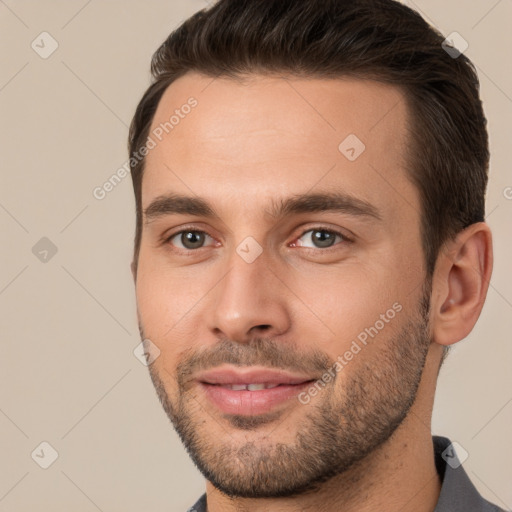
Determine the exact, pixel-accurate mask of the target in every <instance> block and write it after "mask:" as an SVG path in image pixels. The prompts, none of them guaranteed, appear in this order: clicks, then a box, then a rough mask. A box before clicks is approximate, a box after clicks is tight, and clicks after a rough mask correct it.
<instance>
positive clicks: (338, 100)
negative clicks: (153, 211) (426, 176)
mask: <svg viewBox="0 0 512 512" xmlns="http://www.w3.org/2000/svg"><path fill="white" fill-rule="evenodd" d="M191 105H192V106H191ZM407 121H408V109H407V104H406V101H405V96H404V94H403V93H402V91H401V90H400V89H399V88H397V87H394V86H391V85H387V84H383V83H379V82H375V81H371V80H361V79H353V78H340V79H338V78H337V79H317V78H314V79H313V78H307V79H304V78H297V77H291V76H286V75H284V76H282V77H278V76H272V77H270V76H261V75H250V76H247V77H245V79H244V81H243V82H241V81H237V80H233V79H230V78H212V77H206V76H204V75H201V74H198V73H195V72H191V73H187V74H186V75H184V76H182V77H181V78H179V79H178V80H176V81H175V82H173V83H172V84H171V85H170V86H169V87H168V88H167V90H166V91H165V93H164V95H163V96H162V98H161V100H160V102H159V105H158V108H157V110H156V113H155V116H154V119H153V122H152V126H151V128H150V136H152V138H153V139H154V141H155V143H156V145H155V147H154V149H152V150H151V151H150V152H149V154H148V155H147V157H146V166H145V173H144V179H143V186H142V202H143V208H144V207H145V206H147V205H148V204H149V202H150V201H151V200H153V199H154V198H155V197H157V196H159V195H164V194H167V193H173V192H178V193H187V194H189V195H199V196H201V197H204V198H205V199H207V200H209V201H210V200H211V201H212V202H219V201H224V202H230V204H236V202H237V201H238V202H239V204H240V206H242V205H243V206H244V207H245V210H246V211H250V210H251V205H252V204H254V205H256V204H257V203H259V204H260V205H261V202H262V201H264V200H265V198H275V197H286V196H289V195H290V194H299V193H304V192H305V191H307V190H309V189H312V188H314V187H316V188H319V189H322V190H329V189H333V188H334V189H336V190H341V191H343V192H346V193H349V194H353V195H355V196H359V197H361V198H362V199H364V200H367V201H368V202H371V203H373V204H376V206H378V205H379V204H380V205H381V206H383V207H385V208H388V209H389V208H394V209H397V208H398V209H399V208H407V204H406V203H408V204H409V206H408V208H410V207H411V205H413V206H414V204H416V206H417V205H418V197H417V193H416V190H415V189H414V187H413V185H412V184H411V183H410V182H409V180H408V179H407V175H406V172H405V169H406V162H405V158H404V155H405V147H406V144H407V141H408V133H407ZM155 135H156V136H155ZM159 139H161V140H159ZM354 156H356V158H355V159H354ZM348 157H350V158H348ZM216 191H217V193H216ZM218 191H222V195H221V197H219V194H218ZM404 201H405V203H404ZM222 206H223V205H222V204H221V205H219V207H220V208H222Z"/></svg>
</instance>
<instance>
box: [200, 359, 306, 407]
mask: <svg viewBox="0 0 512 512" xmlns="http://www.w3.org/2000/svg"><path fill="white" fill-rule="evenodd" d="M196 380H197V381H198V383H199V385H200V387H201V389H202V390H203V392H204V394H205V396H206V398H207V399H208V400H209V401H210V402H211V403H212V404H213V405H214V406H216V407H217V408H219V409H220V410H221V411H222V412H224V413H226V414H238V415H243V416H253V415H257V414H265V413H268V412H270V411H272V410H273V409H274V408H276V407H277V406H279V405H283V404H286V403H288V404H290V405H291V404H295V405H297V404H298V400H297V395H298V394H299V393H300V392H301V391H302V390H303V389H305V388H306V387H308V386H309V385H310V384H311V382H312V381H314V380H315V377H312V376H311V375H304V374H296V373H291V372H287V371H285V370H276V369H268V368H254V367H250V368H236V369H235V368H217V369H213V370H209V371H206V372H203V373H201V374H200V375H197V376H196ZM237 384H238V385H240V384H272V385H276V387H272V388H269V389H261V390H256V391H249V390H233V389H229V388H228V387H223V386H229V385H237ZM294 399H295V400H294Z"/></svg>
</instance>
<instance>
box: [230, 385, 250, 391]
mask: <svg viewBox="0 0 512 512" xmlns="http://www.w3.org/2000/svg"><path fill="white" fill-rule="evenodd" d="M229 388H230V389H232V390H233V391H241V390H242V389H247V386H246V385H245V384H233V385H232V386H229Z"/></svg>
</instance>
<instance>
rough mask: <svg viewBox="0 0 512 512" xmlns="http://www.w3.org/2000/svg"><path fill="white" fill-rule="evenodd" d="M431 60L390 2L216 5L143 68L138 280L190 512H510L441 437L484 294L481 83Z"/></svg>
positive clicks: (438, 40)
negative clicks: (201, 483) (436, 415)
mask: <svg viewBox="0 0 512 512" xmlns="http://www.w3.org/2000/svg"><path fill="white" fill-rule="evenodd" d="M443 41H444V38H443V37H442V36H441V35H440V34H439V33H437V32H436V31H434V30H433V29H432V28H431V27H429V26H428V25H427V24H426V23H425V22H424V21H423V19H422V18H421V17H420V16H419V15H418V14H416V13H415V12H413V11H412V10H410V9H409V8H407V7H405V6H403V5H401V4H399V3H397V2H394V1H392V0H357V1H354V0H350V1H349V0H286V1H285V0H220V1H219V2H217V3H216V4H214V5H213V6H212V7H211V8H210V9H208V10H204V11H201V12H198V13H197V14H195V15H194V16H192V17H191V18H190V19H189V20H187V21H185V22H184V23H183V24H182V25H181V26H180V27H179V28H178V29H177V30H176V31H175V32H173V33H172V34H171V35H170V36H169V38H168V39H167V41H165V43H164V44H163V45H162V46H161V48H160V49H159V50H158V51H157V52H156V53H155V55H154V57H153V61H152V73H153V76H154V82H153V84H152V85H151V86H150V87H149V89H148V91H147V92H146V93H145V94H144V97H143V98H142V100H141V102H140V103H139V105H138V107H137V111H136V113H135V116H134V119H133V121H132V126H131V129H130V143H129V149H130V155H131V161H130V163H131V165H132V166H133V169H132V178H133V183H134V190H135V197H136V206H137V231H136V238H135V254H134V260H133V263H132V271H133V275H134V279H135V283H136V296H137V305H138V317H139V326H140V331H141V336H142V339H143V340H144V344H145V348H146V353H147V354H148V362H150V363H151V364H150V365H149V369H150V374H151V378H152V380H153V383H154V385H155V388H156V391H157V393H158V397H159V399H160V401H161V403H162V405H163V408H164V410H165V412H166V413H167V414H168V416H169V418H170V420H171V421H172V423H173V425H174V427H175V428H176V430H177V432H178V434H179V435H180V437H181V439H182V441H183V443H184V445H185V447H186V449H187V450H188V452H189V454H190V456H191V458H192V460H193V461H194V463H195V464H196V465H197V467H198V468H199V470H200V471H201V472H202V474H203V475H204V476H205V478H206V480H207V482H206V493H205V494H204V495H203V496H202V497H201V498H200V500H199V501H198V502H197V503H196V504H195V505H194V506H193V507H192V508H191V509H190V510H191V511H196V512H199V511H206V510H208V511H209V512H219V511H235V510H237V511H238V510H250V511H310V510H311V511H340V510H343V511H344V512H351V511H356V510H357V511H359V512H361V511H370V510H380V511H398V510H400V511H403V512H408V511H415V512H427V511H433V510H435V511H437V512H447V511H465V512H467V511H473V510H478V511H491V510H502V509H499V508H498V507H496V506H494V505H492V504H490V503H489V502H487V501H485V500H484V499H483V498H482V497H481V496H480V495H479V494H478V492H477V491H476V489H475V487H474V486H473V484H472V483H471V482H470V480H469V479H468V476H467V475H466V473H465V471H464V469H463V467H462V466H461V465H460V462H459V461H458V459H457V452H456V447H455V446H454V445H452V444H451V441H450V440H449V439H447V438H444V437H440V436H434V437H433V436H432V434H431V427H430V425H431V414H432V408H433V400H434V392H435V387H436V380H437V376H438V373H439V369H440V366H441V364H442V362H443V360H444V357H445V356H446V353H447V350H448V348H449V347H450V346H451V345H453V344H454V343H456V342H458V341H460V340H462V339H463V338H464V337H466V336H467V335H468V334H469V332H470V331H471V330H472V328H473V326H474V325H475V323H476V321H477V319H478V317H479V315H480V312H481V309H482V306H483V304H484V300H485V297H486V293H487V289H488V285H489V280H490V276H491V271H492V243H491V233H490V230H489V227H488V226H487V225H486V224H485V222H483V220H484V196H485V188H486V185H487V170H488V161H489V153H488V141H487V132H486V129H485V117H484V114H483V110H482V105H481V102H480V99H479V94H478V80H477V77H476V74H475V72H474V69H473V67H472V65H471V64H470V62H469V61H468V59H467V58H466V57H465V56H464V55H460V54H458V52H456V51H455V50H454V49H453V48H449V47H448V48H447V47H446V45H445V44H444V43H443ZM157 356H158V357H157ZM447 461H448V462H449V463H448V462H447Z"/></svg>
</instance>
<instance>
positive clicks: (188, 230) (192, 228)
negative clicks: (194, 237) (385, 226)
mask: <svg viewBox="0 0 512 512" xmlns="http://www.w3.org/2000/svg"><path fill="white" fill-rule="evenodd" d="M310 231H313V232H314V231H322V232H324V233H328V234H330V235H335V236H339V237H341V239H342V240H341V242H345V243H344V244H343V245H345V244H347V243H353V239H351V238H349V237H348V236H347V235H345V234H344V233H341V232H340V231H336V230H334V229H330V228H326V227H325V226H313V227H310V228H308V229H306V230H304V231H303V232H302V233H301V234H300V235H299V236H298V237H296V238H295V240H298V239H300V238H302V237H303V236H304V235H305V234H306V233H309V232H310ZM191 232H192V233H200V234H205V235H207V236H209V237H210V238H212V239H214V240H215V238H214V237H213V236H211V235H210V234H209V233H208V232H206V231H204V230H201V229H197V228H196V227H195V226H185V227H184V228H182V229H180V231H176V232H174V233H172V234H171V235H169V236H165V237H164V239H163V241H162V243H163V244H164V245H166V244H169V245H172V244H170V242H171V240H172V239H173V238H174V237H176V236H177V235H181V234H183V233H191ZM341 242H338V243H336V244H334V245H332V246H329V247H325V248H321V247H316V248H315V247H301V246H296V247H301V249H302V250H306V251H321V252H329V251H330V250H334V249H335V248H336V247H337V246H338V245H340V244H341ZM200 249H206V247H199V248H197V249H181V248H178V247H175V248H174V249H173V250H175V251H178V252H183V251H185V252H186V253H193V252H196V251H199V250H200Z"/></svg>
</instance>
